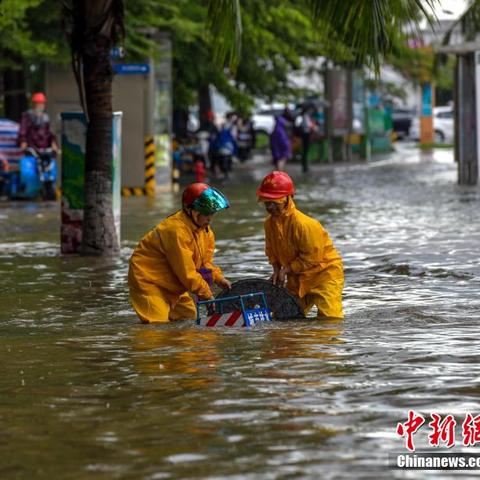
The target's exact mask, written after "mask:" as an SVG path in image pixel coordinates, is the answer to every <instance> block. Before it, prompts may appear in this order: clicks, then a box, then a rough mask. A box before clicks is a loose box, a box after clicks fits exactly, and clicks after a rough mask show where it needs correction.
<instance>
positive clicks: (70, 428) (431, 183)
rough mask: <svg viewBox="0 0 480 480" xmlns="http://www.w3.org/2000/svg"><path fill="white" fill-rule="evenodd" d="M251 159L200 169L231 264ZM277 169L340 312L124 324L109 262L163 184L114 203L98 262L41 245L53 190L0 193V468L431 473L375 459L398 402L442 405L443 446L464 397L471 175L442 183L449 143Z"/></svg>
mask: <svg viewBox="0 0 480 480" xmlns="http://www.w3.org/2000/svg"><path fill="white" fill-rule="evenodd" d="M267 170H268V167H267V166H266V165H261V164H259V165H258V166H257V168H256V169H255V170H252V169H251V168H242V169H241V171H240V172H238V176H237V178H236V179H234V180H232V181H231V182H230V183H228V184H225V185H220V184H219V185H218V186H219V187H220V188H222V189H223V190H224V191H225V192H226V193H227V194H228V196H229V197H230V198H231V200H232V205H233V206H232V208H231V209H230V211H228V213H223V214H220V215H218V217H217V218H216V219H215V224H214V229H215V231H216V235H217V247H218V252H217V263H218V264H219V265H220V266H221V267H222V268H223V269H224V271H225V273H227V274H228V276H229V278H230V279H231V280H236V279H240V278H245V277H248V276H257V275H261V276H267V275H268V273H269V268H268V265H267V263H266V261H265V258H264V256H263V232H262V222H263V217H264V213H263V211H262V208H261V207H260V206H258V205H257V204H256V201H255V196H254V192H255V188H256V185H257V183H258V182H259V180H260V179H261V177H262V176H263V175H264V174H265V173H266V172H267ZM290 171H291V173H292V175H293V177H294V180H295V181H296V182H297V190H298V195H297V197H296V201H297V205H298V206H299V208H301V209H302V210H304V211H305V212H306V213H309V214H311V215H314V216H316V217H317V218H319V219H320V220H321V222H322V223H323V224H324V226H325V227H326V228H327V229H328V230H329V231H330V234H331V236H332V237H333V239H334V242H335V244H336V246H337V247H338V249H339V250H340V252H341V253H342V255H343V258H344V262H345V267H346V289H345V301H344V307H345V311H346V318H345V320H344V321H343V322H324V323H319V322H316V321H304V322H299V323H298V322H287V323H281V324H272V325H268V326H265V327H262V328H257V329H254V330H252V331H248V332H237V331H226V330H225V331H220V330H218V331H215V330H214V331H209V330H201V329H199V328H196V327H194V326H192V325H190V324H186V323H185V322H182V323H179V324H171V325H167V326H161V327H148V326H142V325H139V324H138V323H137V320H136V317H135V315H134V314H133V312H132V310H131V309H130V306H129V304H128V296H127V288H126V272H127V260H128V257H129V255H130V253H131V251H132V248H133V247H134V245H135V243H136V241H137V239H138V238H139V237H140V236H141V235H142V234H143V233H144V232H146V231H147V230H148V229H149V228H151V227H152V226H153V225H154V224H155V223H156V222H158V221H159V220H160V219H161V218H162V217H163V216H165V215H167V214H169V213H171V212H172V211H174V210H175V209H176V206H177V204H178V202H179V197H178V196H175V195H172V194H161V195H159V196H158V197H157V198H156V199H155V200H150V199H146V198H131V199H127V200H125V201H124V204H123V219H122V222H123V223H122V230H123V231H122V236H123V241H122V255H121V258H120V259H116V260H106V261H98V260H92V259H85V258H79V257H74V258H64V257H60V256H59V255H58V249H59V246H58V230H59V225H58V210H57V208H58V207H57V206H56V205H46V204H43V205H42V204H28V203H16V204H5V203H2V204H0V291H1V299H2V305H1V307H0V319H1V321H0V362H1V364H2V375H1V377H0V425H1V435H0V459H1V460H0V478H8V479H13V478H35V479H37V478H38V479H43V478H49V479H50V478H62V479H92V478H95V479H117V478H118V479H130V478H131V479H145V480H147V479H148V480H158V479H174V478H218V479H220V478H222V479H227V478H228V479H262V480H263V479H276V478H311V479H314V478H315V479H316V478H449V475H447V474H446V472H443V474H439V473H427V472H417V473H415V472H413V471H411V472H409V473H408V476H407V475H406V474H405V473H403V472H399V471H393V470H388V469H387V456H388V453H389V452H393V451H405V446H404V440H402V439H401V438H399V437H398V436H397V435H396V433H395V427H396V424H397V422H398V421H404V420H405V419H406V415H407V410H408V409H414V410H416V411H418V412H422V413H423V414H424V415H425V416H427V415H428V414H429V413H431V412H440V413H442V414H445V415H446V414H448V413H451V414H454V415H456V416H457V419H458V423H459V425H458V426H457V447H455V448H456V449H458V450H460V445H458V444H461V435H460V434H461V429H460V424H461V422H462V420H463V417H464V415H465V414H466V413H467V412H471V413H473V414H478V413H480V412H479V409H480V407H479V397H480V363H479V360H480V354H479V350H478V341H479V337H480V334H479V330H478V321H479V320H480V295H479V290H480V262H479V256H480V254H479V252H480V247H479V246H480V213H479V212H480V208H479V206H480V190H479V189H478V188H460V187H458V186H457V185H456V170H455V164H454V163H453V160H452V152H451V151H449V150H439V151H437V152H435V153H434V154H420V153H419V152H418V151H417V150H415V149H413V148H409V147H408V146H403V147H401V148H400V149H399V151H398V152H397V153H395V154H392V155H389V156H385V157H384V158H377V159H376V161H375V162H372V163H371V164H368V165H362V164H360V165H347V166H338V165H336V166H334V167H322V168H319V167H316V168H314V169H313V171H312V174H311V175H309V176H308V178H303V177H302V176H301V175H300V173H299V170H298V167H296V166H294V167H292V168H291V170H290ZM428 433H429V432H428V429H422V430H420V432H419V433H418V434H417V435H416V436H415V442H416V445H417V447H425V446H426V445H427V442H426V440H427V435H428ZM440 451H446V450H445V449H440ZM468 451H469V452H473V451H475V450H474V449H473V448H469V449H468Z"/></svg>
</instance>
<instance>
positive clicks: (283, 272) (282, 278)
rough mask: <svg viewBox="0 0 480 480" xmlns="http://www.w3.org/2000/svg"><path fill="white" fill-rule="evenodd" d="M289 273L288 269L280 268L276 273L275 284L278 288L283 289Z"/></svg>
mask: <svg viewBox="0 0 480 480" xmlns="http://www.w3.org/2000/svg"><path fill="white" fill-rule="evenodd" d="M289 273H290V267H282V268H281V269H280V271H279V272H278V276H277V283H276V285H278V286H279V287H284V286H285V283H286V282H287V276H288V274H289Z"/></svg>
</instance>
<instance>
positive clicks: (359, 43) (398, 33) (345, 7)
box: [310, 0, 438, 72]
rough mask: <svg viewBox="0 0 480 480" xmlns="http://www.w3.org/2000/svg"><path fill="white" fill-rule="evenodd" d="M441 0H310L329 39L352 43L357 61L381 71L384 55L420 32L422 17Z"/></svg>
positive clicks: (427, 16) (346, 43)
mask: <svg viewBox="0 0 480 480" xmlns="http://www.w3.org/2000/svg"><path fill="white" fill-rule="evenodd" d="M436 3H438V0H355V1H338V2H334V1H331V0H310V5H311V8H312V11H313V17H314V19H315V20H316V21H317V22H318V23H319V25H320V24H321V25H322V28H324V29H326V31H327V34H328V35H327V36H326V38H327V39H328V42H329V43H330V44H331V43H335V42H337V41H340V42H342V43H343V44H345V45H348V46H349V48H350V49H351V51H352V53H353V55H354V57H355V61H356V63H357V64H362V65H363V64H365V65H369V66H372V67H373V68H374V69H375V70H376V71H377V72H378V71H379V68H380V60H381V58H382V56H384V55H386V54H388V53H389V52H390V51H391V49H392V47H393V46H394V45H395V44H396V43H398V42H399V39H401V38H403V37H404V36H405V34H404V32H405V29H406V26H408V27H409V29H410V31H411V32H412V34H415V33H418V30H419V29H418V22H419V20H420V19H421V18H422V17H425V18H427V19H430V13H431V12H432V11H433V8H434V6H435V4H436Z"/></svg>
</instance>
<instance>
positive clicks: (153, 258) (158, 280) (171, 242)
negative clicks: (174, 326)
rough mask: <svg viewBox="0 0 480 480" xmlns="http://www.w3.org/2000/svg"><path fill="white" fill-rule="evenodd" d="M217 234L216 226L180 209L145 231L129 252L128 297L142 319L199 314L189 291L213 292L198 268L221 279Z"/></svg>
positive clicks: (161, 319)
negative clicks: (216, 254)
mask: <svg viewBox="0 0 480 480" xmlns="http://www.w3.org/2000/svg"><path fill="white" fill-rule="evenodd" d="M214 250H215V237H214V234H213V232H212V230H211V229H210V228H209V227H207V228H198V227H197V226H196V225H195V223H194V222H193V221H192V219H191V218H190V217H189V216H188V215H187V214H186V213H185V212H184V211H179V212H177V213H175V214H174V215H172V216H170V217H168V218H166V219H165V220H163V221H162V222H160V223H159V224H158V225H157V226H156V227H155V228H154V229H152V230H151V231H150V232H149V233H147V234H146V235H145V236H144V237H143V238H142V239H141V240H140V243H139V244H138V245H137V247H136V248H135V250H134V252H133V255H132V256H131V258H130V268H129V271H128V286H129V289H130V301H131V303H132V306H133V308H134V309H135V311H136V312H137V315H138V316H139V318H140V320H141V321H142V322H149V323H150V322H168V321H169V320H178V319H191V318H195V317H196V312H195V304H194V302H193V300H192V299H191V298H190V295H189V293H191V294H194V295H197V296H198V297H199V298H200V299H208V298H211V297H212V291H211V289H210V287H209V285H208V283H207V282H206V281H205V280H204V279H203V278H202V276H201V275H200V273H198V270H199V269H200V268H209V269H211V270H212V276H213V281H214V282H215V283H218V282H219V281H220V280H222V279H223V274H222V271H221V270H220V268H218V267H216V266H215V265H213V252H214Z"/></svg>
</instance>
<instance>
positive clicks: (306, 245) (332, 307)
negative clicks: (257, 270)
mask: <svg viewBox="0 0 480 480" xmlns="http://www.w3.org/2000/svg"><path fill="white" fill-rule="evenodd" d="M265 253H266V255H267V257H268V260H269V262H270V264H272V265H278V266H282V267H288V266H290V268H291V273H290V274H288V280H287V289H288V290H289V291H290V292H291V293H292V294H293V295H295V296H296V297H298V298H299V299H300V303H301V305H302V307H303V308H304V310H305V313H307V312H308V311H309V310H310V309H311V308H312V307H313V305H316V306H317V308H318V315H319V316H323V317H336V318H343V310H342V291H343V284H344V276H343V263H342V259H341V257H340V254H339V253H338V251H337V250H336V249H335V247H334V246H333V242H332V240H331V238H330V236H329V235H328V232H327V231H326V230H325V229H324V228H323V226H322V225H321V223H320V222H319V221H317V220H315V219H314V218H311V217H309V216H307V215H305V214H304V213H302V212H300V211H299V210H297V209H296V208H295V203H294V201H293V199H292V198H291V197H290V198H289V200H288V204H287V206H286V207H285V209H284V210H283V212H282V215H280V216H279V217H273V216H268V217H267V219H266V220H265Z"/></svg>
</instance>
